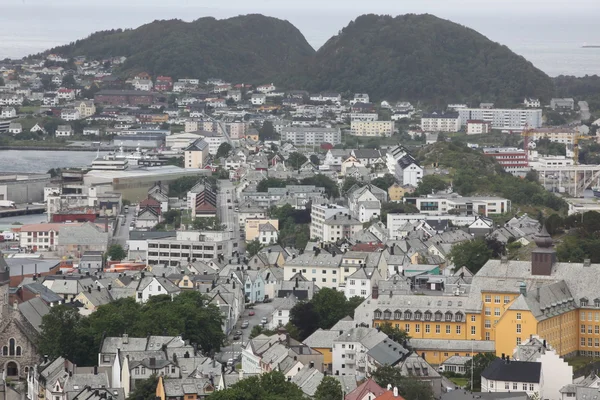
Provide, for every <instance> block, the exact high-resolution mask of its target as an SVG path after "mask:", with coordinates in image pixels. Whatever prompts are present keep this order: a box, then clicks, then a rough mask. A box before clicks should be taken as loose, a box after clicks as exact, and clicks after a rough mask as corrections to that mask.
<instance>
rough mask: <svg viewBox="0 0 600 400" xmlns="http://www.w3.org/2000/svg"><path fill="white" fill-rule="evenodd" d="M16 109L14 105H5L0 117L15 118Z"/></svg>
mask: <svg viewBox="0 0 600 400" xmlns="http://www.w3.org/2000/svg"><path fill="white" fill-rule="evenodd" d="M16 116H17V110H15V108H14V107H5V108H3V109H2V113H0V118H16Z"/></svg>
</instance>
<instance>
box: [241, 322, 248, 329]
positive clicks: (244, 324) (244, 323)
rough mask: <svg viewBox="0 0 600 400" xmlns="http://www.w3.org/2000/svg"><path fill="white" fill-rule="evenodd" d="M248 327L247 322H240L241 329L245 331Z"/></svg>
mask: <svg viewBox="0 0 600 400" xmlns="http://www.w3.org/2000/svg"><path fill="white" fill-rule="evenodd" d="M249 325H250V323H249V322H248V321H244V322H242V329H246V328H247V327H248V326H249Z"/></svg>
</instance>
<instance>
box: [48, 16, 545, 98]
mask: <svg viewBox="0 0 600 400" xmlns="http://www.w3.org/2000/svg"><path fill="white" fill-rule="evenodd" d="M49 52H52V53H59V54H62V55H65V56H69V57H72V56H76V55H86V56H88V57H91V58H96V59H102V58H105V57H109V56H126V57H128V59H127V61H126V63H125V64H124V66H123V67H122V68H121V70H120V72H121V73H124V74H131V73H134V72H140V71H146V72H148V73H150V74H151V75H153V76H156V75H170V76H172V77H174V78H182V77H194V78H200V79H207V78H210V77H218V78H223V79H226V80H231V81H234V82H246V83H265V81H268V82H271V81H273V82H274V83H276V84H277V85H278V86H281V87H284V88H288V89H291V88H294V89H307V90H311V91H326V90H335V91H340V92H343V93H352V92H366V93H369V94H370V95H371V97H372V98H373V99H374V100H375V101H380V100H384V99H387V100H400V99H402V100H410V101H427V102H429V103H434V104H436V103H437V104H438V105H439V106H442V105H444V106H445V105H446V103H447V102H450V101H452V102H454V101H463V102H471V103H474V104H476V103H477V102H479V101H493V102H496V103H497V104H498V105H512V104H516V103H520V102H522V101H523V98H524V97H526V96H530V97H539V98H542V99H543V100H549V99H550V97H551V96H552V95H553V91H554V86H553V82H552V80H551V79H550V78H549V77H548V76H547V75H545V74H544V73H543V72H542V71H540V70H538V69H537V68H535V67H534V66H533V65H532V64H531V63H530V62H528V61H527V60H525V59H524V58H523V57H521V56H518V55H516V54H515V53H513V52H512V51H510V50H509V49H508V48H507V47H506V46H502V45H500V44H498V43H495V42H492V41H491V40H489V39H487V38H486V37H485V36H483V35H481V34H479V33H477V32H476V31H474V30H472V29H469V28H466V27H464V26H462V25H459V24H456V23H453V22H451V21H447V20H444V19H440V18H437V17H435V16H432V15H427V14H425V15H413V14H410V15H402V16H398V17H395V18H393V17H390V16H378V15H364V16H361V17H359V18H357V19H356V20H355V21H352V22H351V23H350V24H349V25H348V26H347V27H346V28H344V29H343V30H342V31H341V32H340V34H339V35H337V36H334V37H333V38H331V39H330V40H329V41H328V42H327V43H325V45H323V47H322V48H321V49H319V51H318V52H315V51H314V49H313V48H312V47H311V46H310V45H309V44H308V43H307V41H306V39H305V38H304V36H303V35H302V34H301V33H300V31H298V29H296V28H295V27H294V26H293V25H292V24H290V23H289V22H287V21H282V20H278V19H276V18H270V17H265V16H262V15H256V14H254V15H245V16H239V17H235V18H229V19H224V20H216V19H214V18H201V19H198V20H196V21H194V22H191V23H187V22H183V21H180V20H169V21H154V22H152V23H150V24H147V25H143V26H141V27H139V28H137V29H134V30H124V31H123V30H113V31H105V32H99V33H96V34H93V35H91V36H90V37H88V38H87V39H83V40H78V41H77V42H74V43H71V44H70V45H67V46H62V47H57V48H54V49H51V50H49Z"/></svg>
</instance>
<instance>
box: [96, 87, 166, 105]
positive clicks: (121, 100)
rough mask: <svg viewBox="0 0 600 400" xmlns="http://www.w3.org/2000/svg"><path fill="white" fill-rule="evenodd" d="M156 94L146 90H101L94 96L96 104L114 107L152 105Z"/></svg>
mask: <svg viewBox="0 0 600 400" xmlns="http://www.w3.org/2000/svg"><path fill="white" fill-rule="evenodd" d="M154 99H155V98H154V94H153V93H152V92H149V91H144V90H101V91H99V92H98V93H96V94H95V95H94V103H96V104H109V105H112V106H122V105H126V106H127V105H128V106H137V105H151V104H152V103H154Z"/></svg>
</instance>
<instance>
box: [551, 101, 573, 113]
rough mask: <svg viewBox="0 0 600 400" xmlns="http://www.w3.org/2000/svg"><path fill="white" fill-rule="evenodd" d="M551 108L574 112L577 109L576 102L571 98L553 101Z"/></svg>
mask: <svg viewBox="0 0 600 400" xmlns="http://www.w3.org/2000/svg"><path fill="white" fill-rule="evenodd" d="M550 108H551V109H553V110H555V111H572V110H574V109H575V100H573V99H571V98H563V99H552V100H550Z"/></svg>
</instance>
